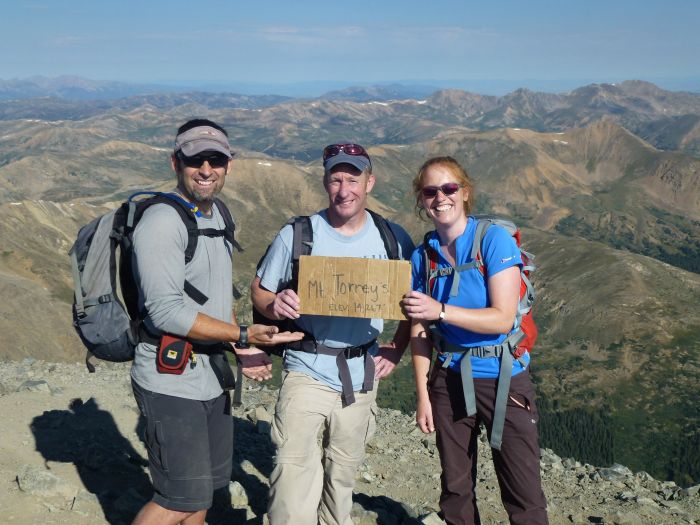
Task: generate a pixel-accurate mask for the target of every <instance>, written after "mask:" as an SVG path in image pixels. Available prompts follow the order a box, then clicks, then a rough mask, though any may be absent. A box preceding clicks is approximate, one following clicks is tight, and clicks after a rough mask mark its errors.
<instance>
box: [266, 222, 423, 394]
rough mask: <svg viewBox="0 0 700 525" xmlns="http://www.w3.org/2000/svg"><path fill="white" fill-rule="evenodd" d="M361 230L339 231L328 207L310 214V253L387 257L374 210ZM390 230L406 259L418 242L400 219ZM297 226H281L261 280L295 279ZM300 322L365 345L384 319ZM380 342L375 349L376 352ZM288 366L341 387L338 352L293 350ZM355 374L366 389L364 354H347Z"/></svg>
mask: <svg viewBox="0 0 700 525" xmlns="http://www.w3.org/2000/svg"><path fill="white" fill-rule="evenodd" d="M365 215H366V220H365V224H364V226H363V227H362V229H361V230H360V231H359V232H357V233H356V234H355V235H351V236H346V235H342V234H340V233H338V232H337V231H336V230H334V229H333V227H332V226H331V225H330V224H329V222H328V217H327V215H326V210H323V211H320V212H318V213H316V214H314V215H312V216H311V226H312V228H313V232H314V233H313V248H312V250H311V255H325V256H332V257H362V258H374V259H388V256H387V253H386V249H385V247H384V243H383V242H382V239H381V236H380V234H379V230H378V229H377V227H376V226H375V224H374V221H373V220H372V217H371V216H370V215H369V213H367V212H365ZM390 227H391V230H392V231H393V232H394V235H395V236H396V240H397V242H398V245H399V256H400V257H401V258H402V259H405V258H406V256H407V254H409V253H411V252H412V251H413V248H414V245H413V241H412V240H411V238H410V237H409V235H408V234H407V233H406V231H405V230H404V229H403V228H401V227H400V226H398V225H397V224H394V223H390ZM292 240H293V232H292V226H291V225H287V226H285V227H284V228H282V229H281V230H280V232H279V233H278V234H277V236H276V237H275V239H274V241H273V242H272V244H271V246H270V249H269V251H268V253H267V255H266V256H265V258H264V259H263V261H262V264H261V265H260V268H259V269H258V271H257V275H258V277H260V284H261V286H262V287H263V288H265V289H266V290H269V291H271V292H275V293H277V292H280V291H282V290H283V289H285V288H286V287H287V286H288V284H287V283H289V281H290V280H291V278H292V271H291V258H292ZM296 324H297V325H298V326H299V327H300V328H301V329H302V330H304V331H306V332H309V333H310V334H312V335H313V336H314V338H315V339H316V341H317V342H318V343H321V344H324V345H326V346H329V347H331V348H346V347H348V346H359V345H363V344H365V343H367V342H369V341H371V340H372V339H376V338H377V337H379V335H380V334H381V333H382V329H383V328H384V321H383V320H382V319H362V318H357V317H331V316H324V315H302V316H301V317H300V318H299V319H297V320H296ZM376 351H377V346H376V345H375V346H374V348H372V349H371V350H370V353H371V354H376ZM284 366H285V370H294V371H298V372H303V373H305V374H307V375H309V376H311V377H313V378H315V379H318V380H319V381H323V382H324V383H326V384H327V385H328V386H330V387H331V388H333V389H335V390H338V391H341V390H342V388H341V384H340V378H339V377H338V366H337V365H336V361H335V357H333V356H328V355H318V354H311V353H308V352H300V351H293V350H288V351H287V352H286V353H285V360H284ZM348 367H349V368H350V375H351V377H352V384H353V390H355V391H357V390H360V389H361V388H362V382H363V381H364V375H365V374H364V358H363V357H357V358H353V359H348Z"/></svg>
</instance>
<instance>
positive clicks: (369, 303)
mask: <svg viewBox="0 0 700 525" xmlns="http://www.w3.org/2000/svg"><path fill="white" fill-rule="evenodd" d="M410 289H411V263H409V262H408V261H391V260H386V259H360V258H356V257H319V256H313V257H312V256H307V255H302V257H301V258H300V260H299V287H298V290H297V294H298V295H299V300H300V301H301V313H303V314H312V315H334V316H341V317H368V318H373V317H376V318H381V319H399V320H400V319H406V317H405V316H404V314H403V312H401V305H400V304H399V303H400V301H401V298H402V297H403V296H404V294H405V293H406V292H408V291H410Z"/></svg>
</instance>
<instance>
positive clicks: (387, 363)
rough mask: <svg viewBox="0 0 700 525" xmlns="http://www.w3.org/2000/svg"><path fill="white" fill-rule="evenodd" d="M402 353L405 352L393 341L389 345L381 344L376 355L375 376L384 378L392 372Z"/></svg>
mask: <svg viewBox="0 0 700 525" xmlns="http://www.w3.org/2000/svg"><path fill="white" fill-rule="evenodd" d="M402 354H403V352H401V351H399V350H397V349H396V345H395V344H394V343H393V342H391V343H390V344H388V345H381V346H380V347H379V352H377V355H376V356H375V357H374V378H375V379H382V378H384V377H386V376H388V375H389V374H391V373H392V372H393V371H394V368H396V365H397V363H398V362H399V360H400V359H401V355H402Z"/></svg>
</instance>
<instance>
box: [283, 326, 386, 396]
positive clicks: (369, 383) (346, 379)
mask: <svg viewBox="0 0 700 525" xmlns="http://www.w3.org/2000/svg"><path fill="white" fill-rule="evenodd" d="M376 342H377V340H376V339H372V340H371V341H369V342H367V343H365V344H363V345H359V346H347V347H345V348H331V347H330V346H326V345H323V344H319V343H317V342H316V341H313V340H311V339H304V340H301V341H295V342H293V343H290V344H289V345H287V348H288V349H290V350H298V351H301V352H308V353H310V354H319V355H330V356H335V363H336V365H337V366H338V376H339V377H340V384H341V387H342V398H343V405H344V406H348V405H352V404H353V403H354V402H355V392H354V391H353V388H352V376H351V375H350V368H349V367H348V361H347V360H348V359H352V358H354V357H363V356H364V365H365V379H364V381H363V382H362V390H360V392H362V393H367V392H370V391H371V390H372V389H373V388H374V359H373V358H372V356H371V355H370V354H368V353H367V351H368V350H369V349H370V348H372V347H373V346H374V344H375V343H376Z"/></svg>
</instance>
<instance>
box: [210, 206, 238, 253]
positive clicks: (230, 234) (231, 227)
mask: <svg viewBox="0 0 700 525" xmlns="http://www.w3.org/2000/svg"><path fill="white" fill-rule="evenodd" d="M214 204H215V205H216V207H217V209H218V210H219V213H220V214H221V216H222V217H223V219H224V227H225V230H224V238H225V239H226V240H227V241H228V242H229V243H231V246H233V247H234V248H235V249H236V250H237V251H239V252H242V251H244V250H243V247H242V246H241V245H240V243H239V242H238V241H237V240H236V236H235V232H236V221H234V220H233V216H232V215H231V212H230V211H229V209H228V206H226V205H225V204H224V202H223V201H222V200H221V199H219V198H216V199H214Z"/></svg>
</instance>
